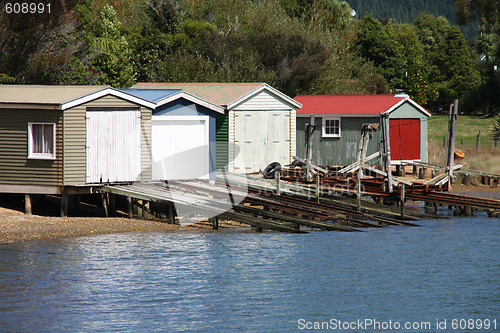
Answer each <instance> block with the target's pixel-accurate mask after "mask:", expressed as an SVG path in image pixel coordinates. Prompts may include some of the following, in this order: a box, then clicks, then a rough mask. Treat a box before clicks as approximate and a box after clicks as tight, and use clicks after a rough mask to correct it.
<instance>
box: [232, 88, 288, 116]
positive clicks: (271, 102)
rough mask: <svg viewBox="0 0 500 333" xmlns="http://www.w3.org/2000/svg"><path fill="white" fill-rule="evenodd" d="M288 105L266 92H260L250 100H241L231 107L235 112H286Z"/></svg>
mask: <svg viewBox="0 0 500 333" xmlns="http://www.w3.org/2000/svg"><path fill="white" fill-rule="evenodd" d="M288 109H291V107H290V104H289V103H287V102H285V101H284V100H282V99H281V98H279V97H278V96H276V95H274V94H272V93H271V92H269V91H267V90H262V91H261V92H259V93H258V94H255V95H253V96H252V97H251V98H248V99H246V100H243V101H242V102H241V103H239V104H238V105H236V106H234V107H232V110H235V111H242V110H243V111H253V110H255V111H261V110H288Z"/></svg>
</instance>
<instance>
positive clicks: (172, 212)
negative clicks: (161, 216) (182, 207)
mask: <svg viewBox="0 0 500 333" xmlns="http://www.w3.org/2000/svg"><path fill="white" fill-rule="evenodd" d="M168 221H169V222H168V223H170V224H175V209H174V205H173V204H169V205H168Z"/></svg>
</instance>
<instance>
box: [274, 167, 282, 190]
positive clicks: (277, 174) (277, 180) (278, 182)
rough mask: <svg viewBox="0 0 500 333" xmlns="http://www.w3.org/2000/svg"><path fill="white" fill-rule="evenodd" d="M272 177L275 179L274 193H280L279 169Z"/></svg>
mask: <svg viewBox="0 0 500 333" xmlns="http://www.w3.org/2000/svg"><path fill="white" fill-rule="evenodd" d="M274 179H275V180H276V195H281V188H280V173H279V171H276V173H275V174H274Z"/></svg>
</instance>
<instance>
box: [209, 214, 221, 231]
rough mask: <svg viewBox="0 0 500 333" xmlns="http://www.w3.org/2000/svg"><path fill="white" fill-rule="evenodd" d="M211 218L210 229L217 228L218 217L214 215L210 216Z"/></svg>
mask: <svg viewBox="0 0 500 333" xmlns="http://www.w3.org/2000/svg"><path fill="white" fill-rule="evenodd" d="M211 220H212V229H214V230H219V218H218V217H217V216H214V217H212V218H211Z"/></svg>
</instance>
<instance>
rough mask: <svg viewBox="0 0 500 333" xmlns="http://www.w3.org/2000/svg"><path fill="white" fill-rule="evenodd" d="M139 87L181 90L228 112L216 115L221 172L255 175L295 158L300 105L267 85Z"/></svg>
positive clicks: (173, 84)
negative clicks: (276, 163) (267, 167)
mask: <svg viewBox="0 0 500 333" xmlns="http://www.w3.org/2000/svg"><path fill="white" fill-rule="evenodd" d="M134 88H139V89H182V91H183V92H185V93H189V94H191V95H194V96H196V97H198V98H201V99H203V100H206V101H208V102H210V103H212V104H215V105H218V106H221V107H223V108H224V110H225V113H224V114H222V113H218V114H217V115H216V168H217V169H218V170H221V169H224V170H227V171H230V172H233V171H234V172H240V173H254V172H259V171H260V170H263V169H264V168H265V167H266V166H267V165H268V164H269V163H271V162H275V161H277V162H280V163H281V164H289V163H290V162H291V160H292V156H294V155H295V124H296V119H295V118H296V109H297V108H300V107H301V104H300V103H299V102H297V101H295V100H293V99H292V98H290V97H289V96H287V95H285V94H283V93H282V92H280V91H278V90H276V89H274V88H273V87H271V86H269V85H267V84H265V83H138V84H136V85H135V86H134Z"/></svg>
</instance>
